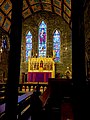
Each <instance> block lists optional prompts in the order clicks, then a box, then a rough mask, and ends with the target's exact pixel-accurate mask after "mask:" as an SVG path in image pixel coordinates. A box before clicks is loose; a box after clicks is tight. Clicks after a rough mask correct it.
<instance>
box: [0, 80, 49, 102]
mask: <svg viewBox="0 0 90 120" xmlns="http://www.w3.org/2000/svg"><path fill="white" fill-rule="evenodd" d="M37 84H39V86H40V91H41V93H43V92H44V91H45V90H46V88H47V86H48V84H47V83H37V82H36V83H23V84H21V83H20V84H19V85H18V95H22V94H24V93H25V92H31V91H33V90H35V89H36V86H37ZM5 87H6V84H5V83H1V84H0V104H2V103H4V102H5Z"/></svg>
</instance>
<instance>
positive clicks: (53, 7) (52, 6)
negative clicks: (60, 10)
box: [51, 0, 55, 13]
mask: <svg viewBox="0 0 90 120" xmlns="http://www.w3.org/2000/svg"><path fill="white" fill-rule="evenodd" d="M51 7H52V12H53V13H55V11H54V5H53V0H51Z"/></svg>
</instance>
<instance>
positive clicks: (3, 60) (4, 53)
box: [0, 30, 10, 82]
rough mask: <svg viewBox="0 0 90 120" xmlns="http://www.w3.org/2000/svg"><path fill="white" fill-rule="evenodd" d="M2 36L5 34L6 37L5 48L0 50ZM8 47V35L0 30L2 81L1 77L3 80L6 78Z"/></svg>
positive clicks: (0, 71)
mask: <svg viewBox="0 0 90 120" xmlns="http://www.w3.org/2000/svg"><path fill="white" fill-rule="evenodd" d="M2 36H6V37H7V49H2V52H1V46H2ZM9 47H10V43H9V38H8V36H7V35H6V34H5V33H4V32H2V31H1V30H0V81H1V82H2V81H3V77H4V80H7V76H8V54H9V53H8V52H9V51H8V50H9Z"/></svg>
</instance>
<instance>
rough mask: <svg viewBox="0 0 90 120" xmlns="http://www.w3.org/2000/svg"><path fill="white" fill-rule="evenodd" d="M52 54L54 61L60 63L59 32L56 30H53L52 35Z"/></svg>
mask: <svg viewBox="0 0 90 120" xmlns="http://www.w3.org/2000/svg"><path fill="white" fill-rule="evenodd" d="M53 53H54V58H55V59H54V61H55V62H58V61H60V32H59V31H58V30H55V31H54V34H53Z"/></svg>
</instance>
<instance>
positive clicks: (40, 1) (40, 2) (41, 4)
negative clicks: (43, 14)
mask: <svg viewBox="0 0 90 120" xmlns="http://www.w3.org/2000/svg"><path fill="white" fill-rule="evenodd" d="M39 4H40V6H41V9H42V11H43V10H44V9H43V3H42V0H39Z"/></svg>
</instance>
